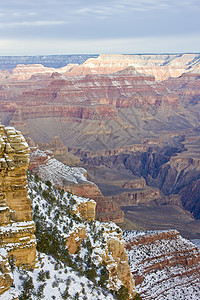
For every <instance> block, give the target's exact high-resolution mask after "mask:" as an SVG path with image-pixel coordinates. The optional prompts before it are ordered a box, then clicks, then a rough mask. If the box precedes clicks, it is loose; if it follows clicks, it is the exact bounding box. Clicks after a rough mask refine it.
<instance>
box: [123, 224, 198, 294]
mask: <svg viewBox="0 0 200 300" xmlns="http://www.w3.org/2000/svg"><path fill="white" fill-rule="evenodd" d="M124 238H125V240H126V249H127V252H128V257H129V261H130V265H131V272H132V274H133V277H134V279H135V284H136V289H137V291H138V293H139V294H140V296H141V298H142V299H145V300H148V299H149V300H150V299H198V298H199V295H200V288H199V283H200V279H199V278H200V277H199V275H200V250H199V249H198V248H197V247H196V246H195V245H194V244H193V243H191V242H190V241H188V240H186V239H184V238H182V237H181V236H180V234H179V233H178V231H176V230H170V231H158V232H153V231H152V232H125V233H124ZM188 286H190V289H188Z"/></svg>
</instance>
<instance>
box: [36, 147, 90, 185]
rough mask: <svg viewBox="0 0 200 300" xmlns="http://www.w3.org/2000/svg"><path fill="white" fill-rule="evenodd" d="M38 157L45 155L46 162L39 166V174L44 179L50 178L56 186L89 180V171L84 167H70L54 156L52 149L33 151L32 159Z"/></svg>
mask: <svg viewBox="0 0 200 300" xmlns="http://www.w3.org/2000/svg"><path fill="white" fill-rule="evenodd" d="M37 157H44V158H45V164H39V165H38V166H37V168H38V170H37V174H38V176H39V177H40V178H41V179H43V180H49V181H50V182H51V183H52V184H54V185H56V186H63V185H65V184H66V182H68V183H72V184H78V183H83V182H88V181H87V179H86V178H85V175H86V174H87V171H86V170H85V169H84V168H78V167H69V166H67V165H65V164H63V163H61V162H59V161H58V160H57V159H55V158H52V153H51V152H50V151H48V152H47V151H46V152H45V151H41V150H39V149H37V150H36V151H34V152H33V153H31V159H32V160H33V161H34V159H35V158H37Z"/></svg>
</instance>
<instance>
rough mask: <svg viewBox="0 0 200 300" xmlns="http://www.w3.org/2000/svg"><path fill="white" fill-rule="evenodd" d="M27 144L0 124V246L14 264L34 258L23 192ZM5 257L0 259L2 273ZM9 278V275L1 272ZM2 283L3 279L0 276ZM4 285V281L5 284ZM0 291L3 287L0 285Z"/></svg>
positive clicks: (27, 201)
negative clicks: (12, 258) (0, 261)
mask: <svg viewBox="0 0 200 300" xmlns="http://www.w3.org/2000/svg"><path fill="white" fill-rule="evenodd" d="M29 152H30V150H29V148H28V145H27V143H26V142H25V140H24V137H23V136H22V135H21V133H20V132H19V131H16V130H15V129H14V128H11V127H4V126H3V125H0V206H1V209H0V237H1V243H0V246H1V247H3V248H4V249H6V250H7V251H8V256H9V257H11V256H12V257H14V258H15V261H16V262H15V263H16V265H17V266H19V265H24V266H26V267H33V266H34V265H35V260H36V240H35V236H34V231H35V225H34V222H33V219H32V207H31V201H30V199H29V198H28V196H27V180H26V170H27V168H28V164H29ZM4 261H5V257H4V258H3V259H2V264H3V266H4V267H2V269H3V270H4V271H5V273H6V267H5V266H6V264H5V262H4ZM2 276H3V278H5V277H6V278H9V275H6V274H5V275H2ZM1 283H2V286H4V279H2V280H1ZM5 288H6V284H5ZM2 291H4V289H2Z"/></svg>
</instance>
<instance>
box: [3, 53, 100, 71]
mask: <svg viewBox="0 0 200 300" xmlns="http://www.w3.org/2000/svg"><path fill="white" fill-rule="evenodd" d="M97 56H98V55H97V54H94V55H92V54H91V55H90V54H76V55H38V56H0V70H12V69H14V68H15V67H16V66H17V65H18V64H24V65H28V64H42V65H43V66H45V67H51V68H61V67H64V66H66V65H67V64H82V63H83V62H84V61H86V60H87V59H88V58H95V57H97Z"/></svg>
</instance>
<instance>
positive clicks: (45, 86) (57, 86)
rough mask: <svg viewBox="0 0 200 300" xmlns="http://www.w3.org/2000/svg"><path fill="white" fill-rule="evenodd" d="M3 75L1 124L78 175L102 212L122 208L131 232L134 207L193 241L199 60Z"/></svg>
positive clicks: (140, 59) (117, 62)
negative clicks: (164, 218) (164, 217)
mask: <svg viewBox="0 0 200 300" xmlns="http://www.w3.org/2000/svg"><path fill="white" fill-rule="evenodd" d="M4 72H5V71H4ZM5 74H6V75H5ZM4 75H5V76H3V75H2V80H1V88H0V103H1V107H0V119H1V121H2V122H4V123H5V124H6V125H10V126H15V127H16V128H17V129H19V130H21V131H22V132H23V134H24V135H25V137H26V138H27V140H28V142H29V143H30V144H31V145H33V146H36V147H39V149H41V150H51V151H53V153H54V155H55V158H56V159H58V160H59V161H60V162H62V163H65V164H67V165H69V166H77V167H84V168H85V169H86V170H87V177H88V180H89V181H92V182H94V183H95V184H96V186H97V187H98V193H97V194H96V199H97V198H98V197H99V199H100V200H99V203H100V202H102V203H104V204H105V205H104V204H103V205H102V207H104V210H106V208H105V207H106V203H112V205H111V204H109V205H108V206H107V207H108V210H107V212H106V213H107V215H108V214H110V217H111V215H112V212H113V216H114V214H115V213H114V212H115V211H117V210H118V207H119V206H120V207H121V208H122V209H123V210H124V211H125V220H126V221H127V220H128V221H129V226H131V224H132V226H133V228H134V226H135V227H136V229H137V228H141V226H142V225H141V222H140V221H137V222H138V223H137V222H136V221H135V215H134V214H133V210H134V209H135V211H136V210H137V213H139V211H140V213H141V215H140V216H143V213H144V214H145V209H146V216H149V214H148V211H149V210H151V211H152V214H153V215H154V216H155V217H158V216H159V214H158V213H157V212H158V211H159V212H160V214H162V211H164V210H166V211H170V212H171V214H172V215H175V216H176V217H177V216H178V218H176V219H179V220H180V224H177V222H175V221H174V222H172V220H171V219H170V216H169V222H167V223H166V226H168V227H167V228H169V229H170V228H171V227H173V226H174V227H175V226H178V229H179V228H181V227H182V228H184V229H185V228H186V226H185V224H187V225H188V224H189V225H188V226H189V227H188V228H190V229H188V231H187V232H185V230H184V231H183V232H181V233H182V234H184V235H185V236H187V237H191V238H199V236H200V233H199V230H198V225H199V211H200V209H199V203H200V199H199V192H198V191H199V179H200V171H199V157H200V155H199V154H200V153H199V120H200V110H199V108H200V107H199V54H174V55H100V56H98V57H91V58H89V59H88V60H86V61H85V62H83V63H81V64H79V65H78V64H77V63H75V64H74V65H73V64H71V63H70V64H69V65H67V66H63V65H62V66H59V68H57V69H55V66H45V67H43V66H42V65H32V66H31V65H22V64H21V65H19V66H17V67H16V68H15V69H14V70H12V71H9V72H8V73H4ZM93 187H94V185H93ZM82 188H83V186H82ZM82 188H79V187H78V185H77V186H76V191H75V190H74V192H76V193H80V190H82ZM90 188H91V186H90ZM84 189H85V190H84ZM83 190H84V193H86V192H87V193H89V188H88V187H86V185H84V188H83ZM96 191H97V190H96ZM96 191H93V192H92V189H91V192H90V193H89V194H88V196H89V197H95V193H96ZM190 195H191V196H190ZM104 201H105V202H104ZM97 207H98V204H97ZM97 211H98V208H97ZM130 212H131V213H130ZM99 214H101V213H100V211H99ZM118 214H119V215H121V216H122V215H123V213H122V212H121V213H120V209H119V210H118ZM131 215H132V217H131ZM133 215H134V217H133ZM102 216H103V214H102V215H101V217H102ZM138 216H139V215H138ZM110 217H109V218H110ZM109 218H108V219H109ZM149 218H150V216H149ZM108 219H107V220H108ZM116 219H117V218H116ZM118 221H120V222H122V218H121V219H120V218H118ZM128 221H127V222H128ZM120 222H119V223H120ZM131 222H132V223H131ZM157 222H158V223H157V225H156V224H154V225H155V226H156V228H151V229H157V226H159V225H161V224H160V221H159V220H158V221H157ZM171 222H172V223H171ZM136 223H137V224H136ZM150 224H152V222H151V218H150V219H149V222H147V223H145V222H144V224H143V227H142V228H143V229H145V228H146V229H150V228H149V226H150ZM181 224H182V225H181ZM190 226H191V227H190ZM174 227H173V228H174ZM175 228H176V227H175ZM191 228H192V230H191ZM190 234H191V236H190Z"/></svg>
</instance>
